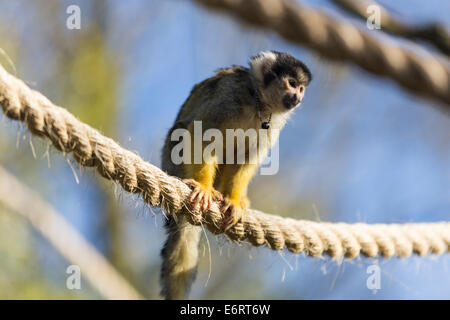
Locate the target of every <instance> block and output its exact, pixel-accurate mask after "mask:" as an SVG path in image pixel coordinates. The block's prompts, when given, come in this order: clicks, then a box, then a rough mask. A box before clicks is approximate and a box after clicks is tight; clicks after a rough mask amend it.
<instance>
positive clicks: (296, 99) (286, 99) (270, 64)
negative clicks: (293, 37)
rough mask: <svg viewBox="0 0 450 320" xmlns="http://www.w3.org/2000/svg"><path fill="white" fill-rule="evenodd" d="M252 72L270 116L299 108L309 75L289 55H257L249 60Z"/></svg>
mask: <svg viewBox="0 0 450 320" xmlns="http://www.w3.org/2000/svg"><path fill="white" fill-rule="evenodd" d="M250 66H251V69H252V72H253V74H254V76H255V78H256V79H257V80H259V83H261V90H260V91H261V95H262V96H263V99H264V100H265V101H264V102H265V103H266V104H267V105H269V106H271V108H272V110H273V111H274V112H286V111H289V110H292V109H294V108H295V107H297V106H299V105H300V103H301V102H302V100H303V97H304V95H305V90H306V87H307V86H308V84H309V83H310V81H311V78H312V76H311V72H310V71H309V69H308V67H307V66H306V65H305V64H304V63H303V62H301V61H300V60H298V59H296V58H294V57H293V56H291V55H290V54H287V53H281V52H276V51H266V52H261V53H260V54H258V55H257V56H255V57H252V59H251V60H250Z"/></svg>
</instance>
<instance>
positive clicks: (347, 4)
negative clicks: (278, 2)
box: [331, 0, 450, 56]
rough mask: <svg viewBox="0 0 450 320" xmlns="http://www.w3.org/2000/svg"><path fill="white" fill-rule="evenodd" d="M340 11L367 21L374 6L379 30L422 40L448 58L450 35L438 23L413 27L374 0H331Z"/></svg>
mask: <svg viewBox="0 0 450 320" xmlns="http://www.w3.org/2000/svg"><path fill="white" fill-rule="evenodd" d="M331 1H332V2H334V3H335V4H336V5H338V6H339V7H341V8H342V9H344V10H346V11H348V12H349V13H351V14H353V15H355V16H357V17H359V18H362V19H367V18H369V17H370V15H371V14H370V13H368V12H367V8H368V7H369V6H371V5H376V6H378V7H379V8H380V13H381V25H380V26H381V29H382V30H383V31H386V32H388V33H391V34H393V35H396V36H400V37H404V38H407V39H410V40H423V41H425V42H428V43H429V44H431V45H432V46H434V47H435V48H437V49H438V50H439V51H440V52H441V53H443V54H445V55H446V56H450V34H449V32H448V30H447V28H446V27H445V26H444V25H442V24H439V23H429V24H426V25H418V26H413V25H409V24H406V23H405V22H403V21H401V20H399V19H398V18H396V17H394V16H393V15H392V14H390V13H389V11H387V10H386V8H384V7H383V6H381V5H380V4H379V3H378V2H376V1H374V0H364V1H359V0H358V1H355V0H331Z"/></svg>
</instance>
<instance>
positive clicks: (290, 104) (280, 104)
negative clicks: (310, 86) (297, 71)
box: [265, 75, 306, 112]
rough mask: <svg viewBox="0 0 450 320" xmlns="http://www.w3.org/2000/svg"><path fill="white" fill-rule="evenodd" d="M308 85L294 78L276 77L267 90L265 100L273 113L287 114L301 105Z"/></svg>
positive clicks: (286, 76)
mask: <svg viewBox="0 0 450 320" xmlns="http://www.w3.org/2000/svg"><path fill="white" fill-rule="evenodd" d="M305 91H306V84H304V83H301V82H300V80H299V79H298V78H296V77H292V76H288V75H285V76H281V77H276V78H275V79H274V80H273V81H272V82H271V83H270V84H269V85H268V86H267V87H266V90H265V93H266V94H265V99H266V102H268V103H269V104H270V105H271V106H272V108H274V109H276V110H273V111H278V112H285V111H288V110H292V109H294V108H296V107H298V106H299V105H300V103H301V102H302V100H303V97H304V96H305Z"/></svg>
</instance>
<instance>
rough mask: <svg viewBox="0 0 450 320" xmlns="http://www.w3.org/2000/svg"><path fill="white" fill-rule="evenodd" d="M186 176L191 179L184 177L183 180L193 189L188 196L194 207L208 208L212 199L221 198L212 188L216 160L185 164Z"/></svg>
mask: <svg viewBox="0 0 450 320" xmlns="http://www.w3.org/2000/svg"><path fill="white" fill-rule="evenodd" d="M185 170H186V176H187V177H189V178H192V179H185V180H183V182H185V183H186V184H188V185H190V186H192V187H193V188H194V189H193V190H192V193H191V195H190V197H189V200H190V201H191V203H192V205H193V206H194V208H197V207H199V208H200V209H201V210H206V209H208V208H209V207H210V206H211V204H212V201H213V200H222V195H221V194H220V192H218V191H217V190H215V189H214V187H213V185H214V177H215V175H216V170H217V162H216V160H215V159H211V160H210V161H208V162H203V163H202V164H192V165H186V166H185Z"/></svg>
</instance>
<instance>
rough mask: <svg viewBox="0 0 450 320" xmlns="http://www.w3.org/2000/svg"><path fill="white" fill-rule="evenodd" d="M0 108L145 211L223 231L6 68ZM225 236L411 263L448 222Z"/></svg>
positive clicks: (267, 225)
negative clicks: (138, 199) (135, 197)
mask: <svg viewBox="0 0 450 320" xmlns="http://www.w3.org/2000/svg"><path fill="white" fill-rule="evenodd" d="M0 104H1V107H2V110H3V113H4V114H5V115H6V116H7V117H9V118H10V119H14V120H18V121H22V122H25V123H26V124H27V127H28V130H29V131H30V132H31V133H32V134H33V135H36V136H39V137H43V138H47V139H49V140H50V141H51V142H52V144H53V145H54V146H55V148H56V149H58V150H59V151H62V152H64V153H73V156H74V158H75V160H76V161H77V162H78V163H79V164H80V165H82V166H87V167H96V168H97V170H98V172H99V173H100V174H101V175H102V176H103V177H105V178H106V179H110V180H113V181H116V182H118V183H119V184H120V185H121V186H122V188H123V189H124V190H126V191H128V192H131V193H139V194H141V195H142V198H143V199H144V201H145V202H146V203H147V204H148V205H150V206H155V207H161V208H162V209H164V210H165V211H166V212H167V213H169V214H170V215H173V216H177V215H181V214H183V215H185V216H186V217H187V219H188V221H189V222H190V223H192V224H195V225H199V224H201V223H203V224H204V225H206V227H207V228H208V230H209V231H211V232H212V233H215V234H218V233H220V232H221V229H220V226H221V219H222V215H221V213H220V211H219V207H218V203H213V204H212V207H211V209H210V210H208V211H206V212H203V213H202V212H199V211H195V210H192V209H188V207H187V206H186V205H185V203H186V201H187V199H188V196H189V195H190V193H191V189H190V188H189V187H188V186H187V185H186V184H184V183H183V182H182V181H181V180H180V179H178V178H176V177H172V176H169V175H167V174H166V173H164V172H163V171H162V170H160V169H159V168H157V167H155V166H154V165H152V164H150V163H148V162H145V161H144V160H143V159H142V158H141V157H139V156H138V155H136V154H135V153H133V152H131V151H129V150H126V149H124V148H122V147H121V146H120V145H119V144H118V143H116V142H115V141H114V140H112V139H110V138H108V137H105V136H103V135H102V134H100V133H99V132H98V131H97V130H95V129H93V128H91V127H90V126H88V125H87V124H85V123H83V122H81V121H79V120H78V119H76V118H75V116H73V115H72V114H71V113H69V112H68V111H67V110H65V109H63V108H61V107H59V106H56V105H55V104H53V103H52V102H50V101H49V100H48V99H47V98H46V97H45V96H44V95H42V94H41V93H39V92H38V91H35V90H32V89H30V88H29V87H28V86H27V85H26V84H25V83H24V82H23V81H22V80H20V79H18V78H16V77H15V76H13V75H11V74H9V73H8V72H7V71H6V70H5V69H4V68H3V67H2V66H1V65H0ZM226 235H227V236H228V237H229V238H230V239H232V240H234V241H248V242H250V243H251V244H252V245H255V246H261V245H267V246H268V247H269V248H271V249H273V250H282V249H288V250H289V251H291V252H294V253H299V252H304V253H305V254H307V255H311V256H321V255H322V254H323V253H326V254H328V255H330V256H331V257H333V258H343V257H347V258H354V257H357V256H359V255H360V254H363V255H366V256H369V257H374V256H377V255H382V256H384V257H393V256H399V257H407V256H409V255H411V254H412V253H413V252H415V253H417V254H420V255H425V254H427V253H434V254H442V253H444V252H447V251H448V250H449V247H450V222H438V223H415V224H414V223H409V224H390V225H387V224H375V225H368V224H363V223H356V224H345V223H327V222H311V221H304V220H294V219H291V218H282V217H279V216H276V215H271V214H267V213H263V212H260V211H257V210H247V211H246V213H245V214H244V217H243V218H242V220H241V222H239V223H237V224H236V225H234V226H233V227H231V228H230V229H229V230H228V231H227V232H226Z"/></svg>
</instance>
